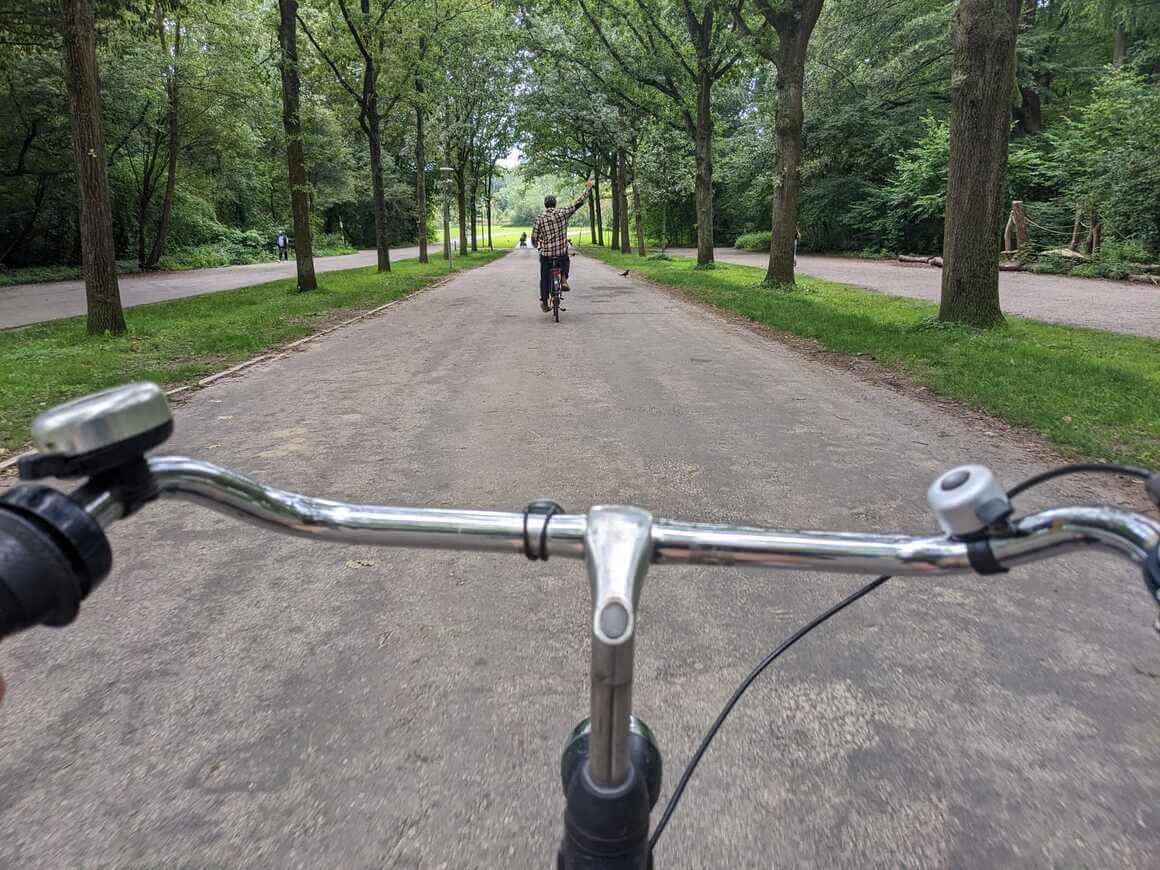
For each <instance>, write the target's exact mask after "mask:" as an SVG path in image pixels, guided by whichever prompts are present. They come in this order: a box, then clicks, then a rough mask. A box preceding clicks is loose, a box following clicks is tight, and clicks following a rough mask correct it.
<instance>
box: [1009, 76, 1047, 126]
mask: <svg viewBox="0 0 1160 870" xmlns="http://www.w3.org/2000/svg"><path fill="white" fill-rule="evenodd" d="M1019 94H1020V98H1021V103H1020V105H1019V107H1018V108H1017V109H1016V111H1015V114H1016V118H1017V120H1018V121H1019V126H1020V127H1022V128H1023V132H1024V133H1026V134H1027V135H1029V136H1034V135H1035V134H1036V133H1039V132H1041V131H1042V130H1043V102H1042V100H1041V98H1040V96H1039V92H1038V91H1036V90H1035V89H1034V88H1030V87H1026V88H1025V87H1022V86H1021V87H1020V88H1019Z"/></svg>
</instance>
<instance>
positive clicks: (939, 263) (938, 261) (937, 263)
mask: <svg viewBox="0 0 1160 870" xmlns="http://www.w3.org/2000/svg"><path fill="white" fill-rule="evenodd" d="M927 262H928V263H930V264H931V265H932V266H937V267H938V268H940V269H941V268H942V257H931V258H930V259H929V260H927Z"/></svg>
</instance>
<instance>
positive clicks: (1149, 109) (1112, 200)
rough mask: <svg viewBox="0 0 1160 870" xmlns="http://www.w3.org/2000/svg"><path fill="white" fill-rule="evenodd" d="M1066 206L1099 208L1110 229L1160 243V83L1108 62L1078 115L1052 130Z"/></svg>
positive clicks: (1054, 164)
mask: <svg viewBox="0 0 1160 870" xmlns="http://www.w3.org/2000/svg"><path fill="white" fill-rule="evenodd" d="M1047 139H1048V141H1049V143H1050V144H1051V146H1052V154H1051V158H1052V159H1051V171H1052V172H1053V174H1054V177H1055V180H1056V182H1057V183H1058V185H1059V186H1060V188H1061V189H1062V191H1063V195H1064V197H1065V198H1066V200H1067V202H1068V203H1069V205H1071V206H1073V207H1076V208H1080V209H1083V210H1085V211H1090V210H1094V211H1095V212H1096V213H1097V214H1098V215H1099V216H1100V217H1101V219H1102V221H1103V224H1104V232H1105V235H1117V236H1125V237H1135V238H1136V239H1137V240H1140V241H1142V242H1143V244H1145V245H1146V246H1147V247H1148V248H1149V249H1151V250H1154V251H1155V250H1160V160H1157V159H1156V155H1157V147H1158V146H1157V143H1160V86H1157V85H1155V84H1149V83H1148V82H1147V81H1145V79H1144V78H1143V77H1141V76H1140V75H1138V74H1136V73H1134V72H1132V71H1131V70H1128V69H1123V68H1119V69H1117V68H1114V67H1108V68H1106V69H1105V70H1103V72H1102V73H1101V75H1100V78H1099V80H1098V81H1097V83H1096V85H1095V88H1094V90H1093V91H1092V94H1091V98H1090V99H1089V100H1088V102H1087V103H1085V104H1084V105H1083V106H1082V107H1081V108H1080V110H1079V111H1078V112H1077V113H1076V115H1075V116H1074V117H1072V118H1067V119H1064V120H1062V121H1061V123H1060V124H1059V125H1058V126H1057V127H1056V128H1055V129H1054V130H1052V131H1049V132H1048V134H1047Z"/></svg>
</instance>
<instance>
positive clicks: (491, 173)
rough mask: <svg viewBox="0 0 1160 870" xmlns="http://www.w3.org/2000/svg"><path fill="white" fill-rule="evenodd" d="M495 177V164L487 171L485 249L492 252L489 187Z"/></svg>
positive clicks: (493, 247)
mask: <svg viewBox="0 0 1160 870" xmlns="http://www.w3.org/2000/svg"><path fill="white" fill-rule="evenodd" d="M494 177H495V162H494V161H493V162H492V164H491V166H489V167H488V169H487V249H488V250H489V251H491V250H494V249H495V246H494V245H492V243H491V187H492V184H493V179H494Z"/></svg>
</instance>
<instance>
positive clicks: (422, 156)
mask: <svg viewBox="0 0 1160 870" xmlns="http://www.w3.org/2000/svg"><path fill="white" fill-rule="evenodd" d="M415 96H416V99H415V234H416V236H417V237H418V241H419V262H420V263H426V262H428V260H427V153H426V148H427V146H426V142H425V141H424V138H423V104H422V100H423V80H422V79H421V78H419V77H418V76H415Z"/></svg>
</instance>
